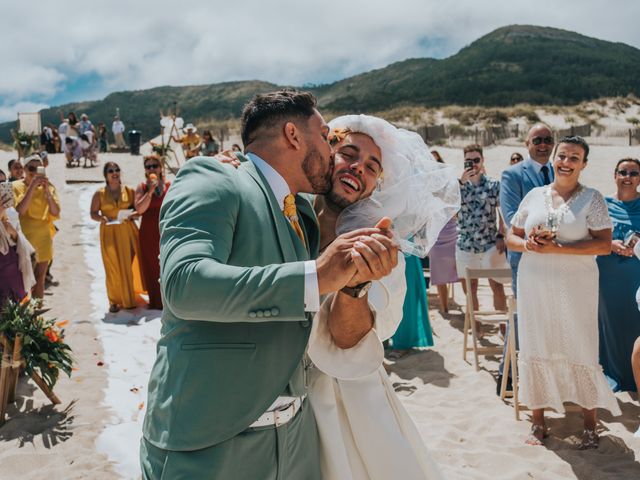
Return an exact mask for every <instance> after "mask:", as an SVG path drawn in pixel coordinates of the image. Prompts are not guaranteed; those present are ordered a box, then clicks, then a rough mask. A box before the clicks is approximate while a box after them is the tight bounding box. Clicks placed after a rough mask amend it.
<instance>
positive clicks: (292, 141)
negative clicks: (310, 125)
mask: <svg viewBox="0 0 640 480" xmlns="http://www.w3.org/2000/svg"><path fill="white" fill-rule="evenodd" d="M284 138H285V141H286V143H287V145H288V146H289V147H291V148H293V149H294V150H300V149H301V148H302V138H301V132H300V130H299V129H298V127H296V124H295V123H293V122H287V123H285V124H284Z"/></svg>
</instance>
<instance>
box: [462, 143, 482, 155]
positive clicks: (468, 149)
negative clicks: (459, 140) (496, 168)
mask: <svg viewBox="0 0 640 480" xmlns="http://www.w3.org/2000/svg"><path fill="white" fill-rule="evenodd" d="M470 152H478V153H479V154H480V156H484V155H483V154H482V146H480V144H478V143H472V144H471V145H467V146H466V147H464V149H463V150H462V153H463V154H464V155H466V154H467V153H470Z"/></svg>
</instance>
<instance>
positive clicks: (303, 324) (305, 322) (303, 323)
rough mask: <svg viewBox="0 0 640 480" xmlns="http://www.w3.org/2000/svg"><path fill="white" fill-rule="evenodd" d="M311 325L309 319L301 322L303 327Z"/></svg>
mask: <svg viewBox="0 0 640 480" xmlns="http://www.w3.org/2000/svg"><path fill="white" fill-rule="evenodd" d="M309 325H311V322H310V321H309V320H303V321H301V322H300V326H301V327H304V328H307V327H309Z"/></svg>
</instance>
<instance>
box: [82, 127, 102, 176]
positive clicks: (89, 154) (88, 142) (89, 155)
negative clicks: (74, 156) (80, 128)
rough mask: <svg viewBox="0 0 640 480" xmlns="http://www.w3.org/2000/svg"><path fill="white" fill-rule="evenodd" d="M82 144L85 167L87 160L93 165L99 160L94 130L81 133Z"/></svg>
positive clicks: (90, 165)
mask: <svg viewBox="0 0 640 480" xmlns="http://www.w3.org/2000/svg"><path fill="white" fill-rule="evenodd" d="M80 146H81V147H82V156H83V158H84V165H83V167H86V166H87V161H88V162H89V167H93V166H94V164H95V163H97V161H98V148H97V147H98V144H97V142H96V138H95V135H94V134H93V132H92V131H90V130H88V131H86V132H85V133H83V134H81V135H80Z"/></svg>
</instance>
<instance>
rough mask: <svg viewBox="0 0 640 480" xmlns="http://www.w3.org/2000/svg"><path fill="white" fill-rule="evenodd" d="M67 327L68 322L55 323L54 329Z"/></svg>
mask: <svg viewBox="0 0 640 480" xmlns="http://www.w3.org/2000/svg"><path fill="white" fill-rule="evenodd" d="M67 325H69V320H62V321H61V322H58V323H56V327H58V328H63V327H66V326H67Z"/></svg>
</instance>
